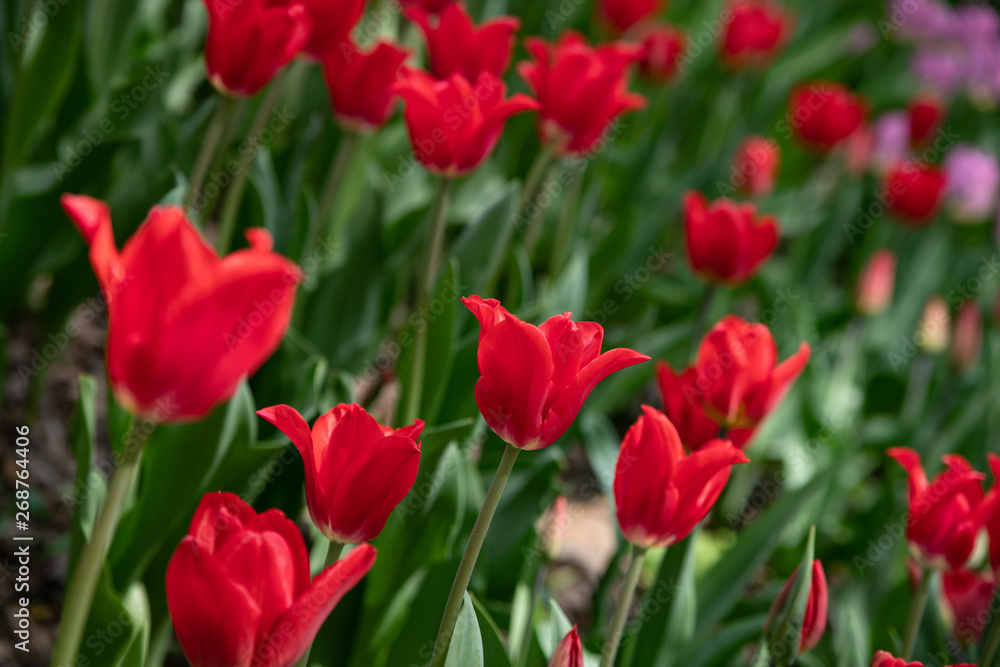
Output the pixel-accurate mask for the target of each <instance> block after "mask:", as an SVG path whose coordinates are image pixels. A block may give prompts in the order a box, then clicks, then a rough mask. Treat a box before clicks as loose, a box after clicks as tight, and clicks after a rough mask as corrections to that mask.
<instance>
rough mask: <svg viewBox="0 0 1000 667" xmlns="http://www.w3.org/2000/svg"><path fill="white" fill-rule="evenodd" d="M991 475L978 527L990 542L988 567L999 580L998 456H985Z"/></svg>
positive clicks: (999, 514)
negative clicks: (991, 484)
mask: <svg viewBox="0 0 1000 667" xmlns="http://www.w3.org/2000/svg"><path fill="white" fill-rule="evenodd" d="M986 457H987V460H988V461H989V464H990V472H992V473H993V488H991V489H990V492H989V493H987V494H986V498H985V499H984V500H983V504H982V507H980V509H979V516H978V518H979V525H980V526H982V527H983V528H984V529H985V530H986V534H987V535H988V536H989V541H990V566H991V567H992V568H993V574H994V576H995V577H996V578H998V579H1000V456H997V455H996V454H993V453H989V454H987V455H986Z"/></svg>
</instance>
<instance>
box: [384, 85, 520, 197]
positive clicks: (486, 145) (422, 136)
mask: <svg viewBox="0 0 1000 667" xmlns="http://www.w3.org/2000/svg"><path fill="white" fill-rule="evenodd" d="M393 90H394V91H395V92H396V93H398V94H399V95H400V96H402V98H403V101H404V102H405V104H406V106H405V108H404V110H403V117H404V118H405V120H406V126H407V128H408V129H409V131H410V144H411V145H412V146H413V152H414V154H415V156H416V158H417V160H419V161H420V162H421V163H422V164H423V165H424V166H425V167H426V168H427V169H428V170H430V171H432V172H434V173H436V174H440V175H442V176H449V177H455V176H463V175H465V174H468V173H470V172H471V171H473V170H474V169H475V168H476V167H478V166H479V165H480V163H481V162H482V161H483V160H485V159H486V157H487V156H488V155H489V154H490V153H492V152H493V149H494V148H495V147H496V144H497V141H499V139H500V134H501V133H502V132H503V126H504V123H506V122H507V119H508V118H510V117H511V116H513V115H514V114H517V113H522V112H524V111H531V110H534V109H537V108H538V103H537V102H536V101H535V100H533V99H531V98H530V97H528V96H526V95H522V94H520V93H518V94H516V95H514V96H512V97H510V98H505V97H504V95H506V92H507V87H506V86H505V85H504V83H503V82H502V81H501V80H500V79H499V78H497V77H496V76H495V75H493V74H490V73H489V72H483V73H482V74H480V75H479V79H478V80H477V81H476V82H475V85H473V84H472V83H470V82H469V81H468V80H466V78H465V77H463V76H462V75H461V74H452V75H451V76H450V77H448V78H447V79H445V80H444V81H436V80H435V79H434V78H433V77H432V76H430V75H429V74H427V73H426V72H423V71H421V70H416V69H408V68H406V67H404V68H403V76H402V78H401V79H400V80H399V81H397V82H396V83H395V84H393Z"/></svg>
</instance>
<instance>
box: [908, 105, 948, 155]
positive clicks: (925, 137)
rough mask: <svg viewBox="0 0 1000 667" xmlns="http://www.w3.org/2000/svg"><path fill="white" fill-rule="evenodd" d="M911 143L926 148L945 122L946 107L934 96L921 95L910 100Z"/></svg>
mask: <svg viewBox="0 0 1000 667" xmlns="http://www.w3.org/2000/svg"><path fill="white" fill-rule="evenodd" d="M908 111H909V114H910V143H911V144H912V145H913V146H914V147H916V148H920V147H922V146H926V145H927V144H928V143H929V142H930V141H931V139H933V138H934V135H935V134H936V133H937V131H938V128H940V127H941V123H942V122H944V116H945V112H946V110H945V107H944V104H943V103H942V102H941V100H940V99H938V98H937V97H935V96H933V95H920V96H918V97H914V98H913V99H912V100H910V104H909V106H908Z"/></svg>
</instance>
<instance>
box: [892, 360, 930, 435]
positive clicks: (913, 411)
mask: <svg viewBox="0 0 1000 667" xmlns="http://www.w3.org/2000/svg"><path fill="white" fill-rule="evenodd" d="M933 373H934V358H933V357H931V355H929V354H927V353H926V352H919V353H918V354H917V358H916V359H914V360H913V367H912V368H911V369H910V377H909V379H908V381H907V383H906V393H904V394H903V408H902V410H901V411H900V416H901V417H902V420H903V422H904V423H909V424H912V423H914V421H915V420H916V418H917V416H918V415H919V414H920V412H921V411H922V410H923V409H924V406H925V404H926V403H927V390H928V389H929V388H930V384H931V376H932V375H933Z"/></svg>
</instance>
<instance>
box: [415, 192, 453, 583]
mask: <svg viewBox="0 0 1000 667" xmlns="http://www.w3.org/2000/svg"><path fill="white" fill-rule="evenodd" d="M450 192H451V179H449V178H444V177H441V178H440V179H439V180H438V186H437V192H436V193H435V195H434V204H433V205H432V206H431V222H430V228H429V229H428V230H427V240H426V243H425V245H424V264H423V267H422V268H423V271H422V273H421V275H420V283H419V284H418V285H417V307H416V309H415V311H414V313H415V314H416V316H417V317H418V318H420V319H422V318H424V317H426V310H427V306H428V305H429V304H430V300H431V292H432V291H433V290H434V277H435V276H436V275H437V272H438V265H439V264H440V263H441V254H442V252H443V248H444V228H445V225H446V223H447V220H448V195H449V193H450ZM421 324H422V326H417V327H416V335H415V336H414V342H413V363H412V364H411V365H410V382H409V386H408V387H407V392H406V404H405V406H404V407H405V410H404V411H403V418H402V420H401V421H400V423H401V424H409V423H411V422H412V421H413V420H414V419H416V418H417V416H418V415H419V414H420V400H421V398H422V396H423V393H424V370H425V369H426V366H427V329H428V326H427V322H422V323H421ZM459 602H461V599H459Z"/></svg>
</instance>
